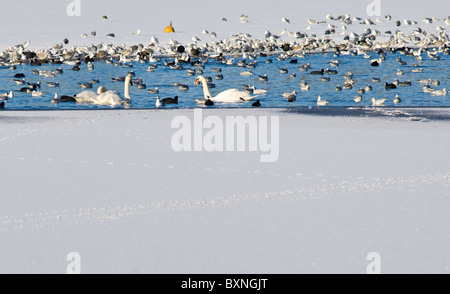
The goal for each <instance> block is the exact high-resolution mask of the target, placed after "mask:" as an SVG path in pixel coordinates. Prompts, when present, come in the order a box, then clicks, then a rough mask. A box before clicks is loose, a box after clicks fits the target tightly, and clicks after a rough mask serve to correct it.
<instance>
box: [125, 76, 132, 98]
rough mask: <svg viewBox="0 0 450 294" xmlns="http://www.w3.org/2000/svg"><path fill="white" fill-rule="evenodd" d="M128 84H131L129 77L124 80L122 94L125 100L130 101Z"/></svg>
mask: <svg viewBox="0 0 450 294" xmlns="http://www.w3.org/2000/svg"><path fill="white" fill-rule="evenodd" d="M130 83H131V77H126V78H125V93H124V97H125V99H127V100H129V99H131V96H130Z"/></svg>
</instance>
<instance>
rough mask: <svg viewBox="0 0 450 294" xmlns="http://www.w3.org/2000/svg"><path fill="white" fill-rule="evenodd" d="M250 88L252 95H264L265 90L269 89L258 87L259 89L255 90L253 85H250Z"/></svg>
mask: <svg viewBox="0 0 450 294" xmlns="http://www.w3.org/2000/svg"><path fill="white" fill-rule="evenodd" d="M250 89H252V90H253V94H254V95H265V94H267V92H268V91H269V90H266V89H260V90H257V89H255V87H254V86H252V87H250Z"/></svg>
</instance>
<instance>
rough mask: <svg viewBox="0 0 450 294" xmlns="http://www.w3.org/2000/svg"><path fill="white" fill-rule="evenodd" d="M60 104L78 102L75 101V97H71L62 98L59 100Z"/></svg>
mask: <svg viewBox="0 0 450 294" xmlns="http://www.w3.org/2000/svg"><path fill="white" fill-rule="evenodd" d="M59 102H77V100H75V98H74V97H70V96H61V97H60V98H59Z"/></svg>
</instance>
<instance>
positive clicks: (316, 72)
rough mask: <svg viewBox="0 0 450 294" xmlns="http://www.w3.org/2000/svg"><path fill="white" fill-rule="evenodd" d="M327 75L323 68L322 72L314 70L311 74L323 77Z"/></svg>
mask: <svg viewBox="0 0 450 294" xmlns="http://www.w3.org/2000/svg"><path fill="white" fill-rule="evenodd" d="M324 73H325V70H324V69H323V68H322V70H313V71H312V72H311V74H312V75H323V74H324Z"/></svg>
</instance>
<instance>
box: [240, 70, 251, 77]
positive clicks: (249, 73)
mask: <svg viewBox="0 0 450 294" xmlns="http://www.w3.org/2000/svg"><path fill="white" fill-rule="evenodd" d="M251 75H253V71H252V70H251V71H244V72H241V76H246V77H248V76H251Z"/></svg>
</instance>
